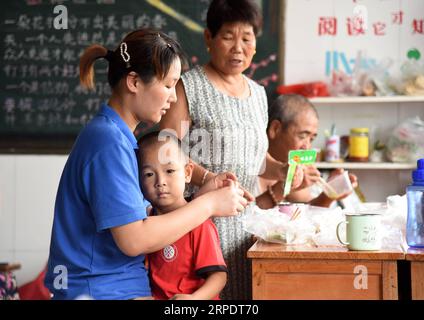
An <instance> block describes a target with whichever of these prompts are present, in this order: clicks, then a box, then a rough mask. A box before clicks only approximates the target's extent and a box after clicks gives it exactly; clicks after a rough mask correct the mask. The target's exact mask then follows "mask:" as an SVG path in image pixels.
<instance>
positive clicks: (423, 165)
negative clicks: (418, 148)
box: [412, 159, 424, 184]
mask: <svg viewBox="0 0 424 320" xmlns="http://www.w3.org/2000/svg"><path fill="white" fill-rule="evenodd" d="M412 180H413V181H414V183H419V184H422V183H424V159H419V160H418V161H417V170H414V171H412Z"/></svg>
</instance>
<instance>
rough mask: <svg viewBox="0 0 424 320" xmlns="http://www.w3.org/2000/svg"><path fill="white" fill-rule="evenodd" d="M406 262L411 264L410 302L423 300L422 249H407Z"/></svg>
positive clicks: (423, 250) (423, 258)
mask: <svg viewBox="0 0 424 320" xmlns="http://www.w3.org/2000/svg"><path fill="white" fill-rule="evenodd" d="M406 260H408V261H410V262H411V297H412V300H424V249H411V248H409V249H408V252H407V253H406Z"/></svg>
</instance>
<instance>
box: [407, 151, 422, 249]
mask: <svg viewBox="0 0 424 320" xmlns="http://www.w3.org/2000/svg"><path fill="white" fill-rule="evenodd" d="M406 195H407V198H408V219H407V222H406V242H407V243H408V246H410V247H416V248H424V159H420V160H418V161H417V170H414V171H413V172H412V184H411V185H410V186H408V187H407V188H406Z"/></svg>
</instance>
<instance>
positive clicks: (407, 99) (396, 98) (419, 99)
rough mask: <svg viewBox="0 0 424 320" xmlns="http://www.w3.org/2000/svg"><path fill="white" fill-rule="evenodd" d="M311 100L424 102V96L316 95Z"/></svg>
mask: <svg viewBox="0 0 424 320" xmlns="http://www.w3.org/2000/svg"><path fill="white" fill-rule="evenodd" d="M309 100H310V101H311V102H312V103H314V104H347V103H401V102H424V96H387V97H316V98H310V99H309Z"/></svg>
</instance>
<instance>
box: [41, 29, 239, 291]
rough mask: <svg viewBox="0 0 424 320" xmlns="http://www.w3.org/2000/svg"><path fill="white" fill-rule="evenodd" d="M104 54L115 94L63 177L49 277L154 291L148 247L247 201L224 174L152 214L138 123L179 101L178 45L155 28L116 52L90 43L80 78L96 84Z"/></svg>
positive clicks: (56, 284) (94, 286)
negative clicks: (141, 169) (143, 183)
mask: <svg viewBox="0 0 424 320" xmlns="http://www.w3.org/2000/svg"><path fill="white" fill-rule="evenodd" d="M99 58H105V59H106V60H107V61H108V62H109V71H108V82H109V84H110V86H111V88H112V95H111V97H110V99H109V101H108V103H107V104H103V105H102V106H101V109H100V111H99V113H98V114H97V115H96V116H95V117H94V118H93V120H91V122H90V123H88V125H87V126H86V127H85V128H84V129H83V130H82V132H81V133H80V134H79V136H78V138H77V140H76V142H75V144H74V147H73V149H72V152H71V154H70V155H69V158H68V161H67V163H66V165H65V168H64V170H63V173H62V177H61V179H60V184H59V189H58V192H57V196H56V203H55V212H54V222H53V231H52V238H51V244H50V256H49V262H48V272H47V275H46V279H45V283H46V286H47V287H48V288H49V290H50V291H51V292H52V293H53V298H54V299H75V298H77V297H78V296H81V295H89V296H90V297H93V298H94V299H135V298H142V297H149V296H151V292H150V287H149V283H148V277H147V271H146V269H145V268H144V254H146V253H149V252H154V251H157V250H159V249H161V248H163V247H165V246H166V245H167V244H170V243H173V242H175V241H176V240H177V239H179V238H181V237H182V236H183V235H184V234H185V233H187V232H189V231H190V230H192V229H194V228H195V227H197V226H198V225H200V224H201V223H202V222H204V221H205V220H206V219H208V218H210V217H211V216H229V215H235V214H237V212H239V211H242V210H243V208H244V207H245V206H246V204H247V203H246V202H247V201H246V199H244V198H243V191H242V190H241V189H240V188H238V187H237V186H236V185H235V184H234V183H230V186H227V187H224V186H223V181H224V179H226V178H228V177H230V176H229V174H227V175H225V174H223V175H221V178H220V179H217V180H216V181H215V184H210V185H209V186H205V189H212V190H213V191H211V192H206V193H203V194H202V195H199V196H198V197H197V198H195V199H194V200H193V201H191V202H190V203H188V204H187V205H186V206H185V207H184V208H182V209H178V210H175V211H174V212H173V213H170V214H166V215H161V216H154V217H149V218H147V216H146V207H147V206H148V205H149V203H148V202H146V200H145V199H144V197H143V194H142V193H141V191H140V187H139V180H138V165H137V158H136V149H137V142H136V139H135V137H134V135H133V131H134V130H135V128H136V126H137V125H138V124H139V122H141V121H144V122H150V123H157V122H159V120H160V119H161V117H162V116H163V115H164V114H165V113H166V110H167V109H169V107H170V103H171V102H175V101H176V93H175V85H176V83H177V81H178V80H179V78H180V73H181V61H182V51H181V49H180V46H179V45H178V43H176V42H175V41H174V40H172V39H171V38H169V37H168V36H166V35H165V34H163V33H161V32H158V31H155V30H151V29H141V30H137V31H134V32H132V33H130V34H128V35H127V36H126V37H125V38H124V40H123V41H122V43H121V44H120V45H119V47H118V48H117V49H116V50H115V51H109V50H107V49H106V48H104V47H102V46H100V45H92V46H90V47H89V48H87V49H86V51H85V52H84V54H83V55H82V57H81V60H80V80H81V84H82V85H83V86H84V87H87V88H93V87H94V81H93V74H94V70H93V66H94V62H95V61H96V60H97V59H99ZM230 178H234V177H230ZM218 187H220V188H218ZM214 189H215V190H214Z"/></svg>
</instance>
